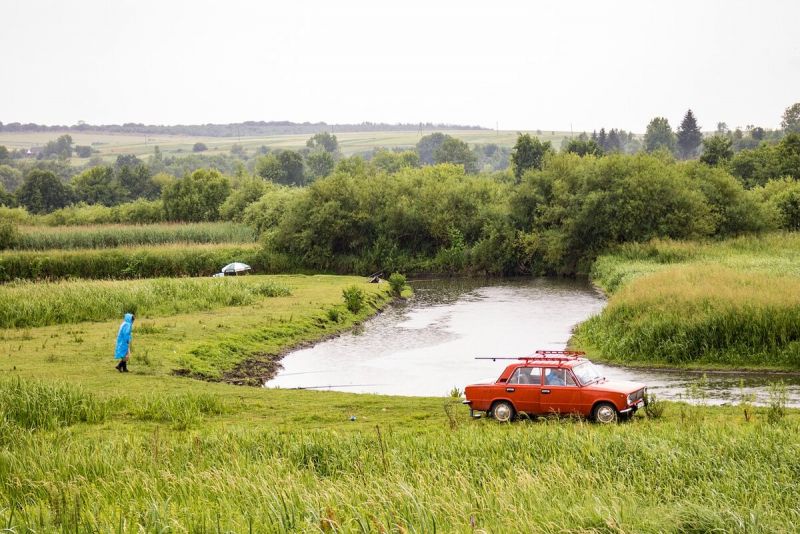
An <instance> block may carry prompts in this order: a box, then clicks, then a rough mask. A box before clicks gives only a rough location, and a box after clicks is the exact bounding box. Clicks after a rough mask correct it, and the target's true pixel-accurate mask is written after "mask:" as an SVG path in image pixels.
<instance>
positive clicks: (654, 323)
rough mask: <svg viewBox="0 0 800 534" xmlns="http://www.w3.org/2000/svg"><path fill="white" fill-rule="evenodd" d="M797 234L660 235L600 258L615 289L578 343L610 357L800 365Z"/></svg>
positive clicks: (602, 273)
mask: <svg viewBox="0 0 800 534" xmlns="http://www.w3.org/2000/svg"><path fill="white" fill-rule="evenodd" d="M798 260H800V235H794V234H778V235H773V236H767V237H763V238H754V237H747V238H738V239H732V240H729V241H724V242H718V243H707V244H702V243H680V242H669V241H660V242H653V243H649V244H646V245H628V246H626V247H622V248H621V249H620V250H619V251H617V252H616V253H615V254H611V255H608V256H604V257H601V258H600V259H599V260H598V262H597V264H596V266H595V269H594V271H593V274H594V279H595V281H597V282H598V283H599V284H600V285H601V287H603V288H605V289H606V290H607V291H610V292H611V293H612V296H611V298H610V300H609V304H608V306H607V307H606V308H605V309H604V310H603V312H602V313H601V314H600V315H598V316H596V317H593V318H591V319H590V320H588V321H586V322H585V323H583V324H582V325H580V326H579V327H578V329H577V331H576V335H575V338H574V339H573V344H575V345H582V346H587V347H591V348H594V349H596V350H597V352H599V356H600V357H602V358H603V359H605V360H610V361H616V362H624V363H630V362H648V363H661V364H667V365H678V366H683V365H698V364H703V365H708V364H711V365H718V366H735V367H776V368H784V369H799V368H800V264H799V263H798Z"/></svg>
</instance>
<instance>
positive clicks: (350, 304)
mask: <svg viewBox="0 0 800 534" xmlns="http://www.w3.org/2000/svg"><path fill="white" fill-rule="evenodd" d="M342 298H343V299H344V303H345V305H346V306H347V309H348V310H350V312H351V313H358V312H360V311H361V309H362V308H363V307H364V291H363V290H362V289H361V288H360V287H358V286H350V287H347V288H345V289H343V290H342Z"/></svg>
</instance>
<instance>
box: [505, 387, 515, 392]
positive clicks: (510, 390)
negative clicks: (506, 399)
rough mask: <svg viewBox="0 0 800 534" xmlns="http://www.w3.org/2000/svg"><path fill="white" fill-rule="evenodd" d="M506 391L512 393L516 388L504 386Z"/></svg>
mask: <svg viewBox="0 0 800 534" xmlns="http://www.w3.org/2000/svg"><path fill="white" fill-rule="evenodd" d="M506 391H508V392H509V393H514V391H516V389H514V388H506Z"/></svg>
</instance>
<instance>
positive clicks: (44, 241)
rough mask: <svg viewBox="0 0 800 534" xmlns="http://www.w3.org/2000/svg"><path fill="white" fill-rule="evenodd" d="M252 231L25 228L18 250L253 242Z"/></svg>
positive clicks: (238, 227)
mask: <svg viewBox="0 0 800 534" xmlns="http://www.w3.org/2000/svg"><path fill="white" fill-rule="evenodd" d="M253 241H255V233H254V232H253V230H252V229H251V228H250V227H248V226H245V225H242V224H235V223H227V222H222V223H192V224H150V225H115V224H108V225H92V226H82V227H78V228H76V227H70V226H59V227H47V226H23V227H21V228H20V232H19V237H18V238H17V242H16V244H15V245H14V246H13V247H12V248H14V249H16V250H48V249H85V248H114V247H124V246H137V245H163V244H168V243H252V242H253Z"/></svg>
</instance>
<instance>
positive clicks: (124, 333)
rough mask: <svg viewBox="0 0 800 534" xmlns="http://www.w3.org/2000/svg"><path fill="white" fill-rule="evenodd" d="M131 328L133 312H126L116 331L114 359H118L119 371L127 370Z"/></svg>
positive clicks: (124, 371)
mask: <svg viewBox="0 0 800 534" xmlns="http://www.w3.org/2000/svg"><path fill="white" fill-rule="evenodd" d="M132 330H133V314H132V313H126V314H125V318H124V319H123V320H122V324H121V325H120V326H119V332H117V348H116V350H115V351H114V359H115V360H119V363H117V371H119V372H120V373H127V372H128V357H129V356H130V355H131V331H132Z"/></svg>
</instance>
